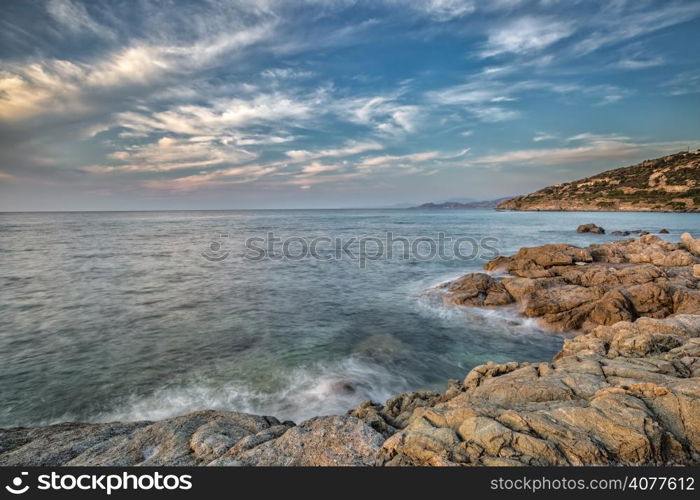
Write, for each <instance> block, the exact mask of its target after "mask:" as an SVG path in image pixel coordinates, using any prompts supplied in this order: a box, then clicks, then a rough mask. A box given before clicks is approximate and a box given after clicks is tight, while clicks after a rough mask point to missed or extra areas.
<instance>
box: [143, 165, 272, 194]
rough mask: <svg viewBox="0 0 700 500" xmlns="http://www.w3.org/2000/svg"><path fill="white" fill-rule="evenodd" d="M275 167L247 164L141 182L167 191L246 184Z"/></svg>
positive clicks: (269, 172) (146, 185)
mask: <svg viewBox="0 0 700 500" xmlns="http://www.w3.org/2000/svg"><path fill="white" fill-rule="evenodd" d="M274 172H275V169H274V168H272V167H267V166H261V165H247V166H244V167H234V168H228V169H224V170H215V171H213V172H206V173H199V174H194V175H188V176H186V177H179V178H176V179H162V180H161V179H157V180H149V181H145V182H144V183H143V186H144V187H146V188H149V189H156V190H169V191H192V190H195V189H202V188H211V187H216V186H221V185H226V184H247V183H250V182H253V181H256V180H258V179H260V178H261V177H264V176H266V175H269V174H272V173H274Z"/></svg>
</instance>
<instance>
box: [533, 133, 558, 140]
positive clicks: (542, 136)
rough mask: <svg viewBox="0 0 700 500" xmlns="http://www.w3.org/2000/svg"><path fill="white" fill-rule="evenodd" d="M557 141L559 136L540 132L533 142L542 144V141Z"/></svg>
mask: <svg viewBox="0 0 700 500" xmlns="http://www.w3.org/2000/svg"><path fill="white" fill-rule="evenodd" d="M554 139H557V136H556V135H554V134H548V133H546V132H538V133H537V134H536V135H535V136H534V137H533V138H532V142H542V141H551V140H554Z"/></svg>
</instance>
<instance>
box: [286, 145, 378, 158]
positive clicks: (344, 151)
mask: <svg viewBox="0 0 700 500" xmlns="http://www.w3.org/2000/svg"><path fill="white" fill-rule="evenodd" d="M379 149H384V146H383V145H381V144H379V143H378V142H357V141H349V142H348V143H346V145H345V146H343V147H340V148H336V149H322V150H319V151H307V150H305V149H294V150H291V151H287V152H286V153H285V154H286V155H287V157H288V158H290V159H291V160H293V161H307V160H310V159H313V158H324V157H333V158H335V157H343V156H352V155H356V154H360V153H366V152H368V151H377V150H379Z"/></svg>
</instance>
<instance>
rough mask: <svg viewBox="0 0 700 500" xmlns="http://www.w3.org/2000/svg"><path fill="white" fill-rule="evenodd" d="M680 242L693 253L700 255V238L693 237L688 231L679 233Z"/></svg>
mask: <svg viewBox="0 0 700 500" xmlns="http://www.w3.org/2000/svg"><path fill="white" fill-rule="evenodd" d="M681 244H682V245H683V247H684V248H685V249H686V250H688V251H689V252H690V253H692V254H693V255H696V256H698V257H700V238H693V237H692V235H691V234H690V233H683V234H681Z"/></svg>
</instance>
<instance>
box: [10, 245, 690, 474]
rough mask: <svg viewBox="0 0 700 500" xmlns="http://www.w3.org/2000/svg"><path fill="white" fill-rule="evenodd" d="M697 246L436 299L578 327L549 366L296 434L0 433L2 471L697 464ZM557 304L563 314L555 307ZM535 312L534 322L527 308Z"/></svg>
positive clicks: (212, 416)
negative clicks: (511, 309) (509, 308)
mask: <svg viewBox="0 0 700 500" xmlns="http://www.w3.org/2000/svg"><path fill="white" fill-rule="evenodd" d="M624 242H629V243H624ZM544 247H546V248H544ZM699 247H700V242H698V240H693V239H692V238H691V239H690V240H688V239H687V238H685V241H684V242H683V243H681V244H671V243H666V242H662V240H660V239H658V238H656V237H653V236H652V235H647V236H644V237H641V238H638V239H636V240H623V242H622V243H621V242H619V241H617V242H612V243H607V244H602V245H592V246H591V247H589V248H588V249H580V248H577V247H571V246H569V245H544V246H543V247H536V248H535V249H534V251H533V250H532V249H529V250H528V249H521V252H519V253H518V254H516V255H515V256H512V257H506V258H499V259H500V260H499V259H496V262H493V261H492V262H491V263H489V264H487V266H486V267H487V270H496V269H503V268H505V269H506V270H507V271H508V273H509V274H510V275H511V276H514V277H513V278H512V280H513V281H510V282H506V283H505V284H504V281H505V280H507V279H509V278H505V279H504V278H497V279H495V278H491V277H490V276H489V275H488V274H483V273H472V274H470V275H466V276H465V277H462V278H459V279H457V280H454V281H452V282H449V283H447V284H443V285H442V287H445V288H446V289H447V292H448V295H447V300H448V301H450V302H451V303H454V304H458V305H466V306H470V307H499V306H501V305H506V304H512V303H514V302H516V303H518V304H519V305H521V306H522V305H523V304H525V314H526V315H528V316H531V317H536V318H539V319H540V320H542V321H544V322H545V323H547V324H549V325H550V326H553V327H554V328H555V329H556V328H557V327H558V326H564V325H567V324H568V325H569V326H571V325H577V327H576V328H575V329H577V330H579V331H580V332H581V333H580V334H579V335H577V336H576V337H574V338H572V339H568V340H566V341H565V344H564V347H563V349H562V350H561V351H560V352H559V354H557V355H556V356H555V357H554V358H553V359H552V360H551V362H543V363H532V364H531V363H526V362H525V363H522V362H516V361H513V362H509V363H502V364H493V363H488V364H485V365H480V366H477V367H475V368H474V369H472V370H471V371H470V372H469V374H467V376H466V378H465V379H464V381H462V382H459V381H450V382H449V383H448V388H447V390H446V391H445V392H443V393H431V392H412V393H405V394H400V395H398V396H395V397H393V398H391V399H389V400H388V401H387V402H386V404H384V405H382V404H377V403H373V402H370V401H368V402H365V403H363V404H362V405H360V406H359V407H357V408H355V409H353V410H350V411H349V412H348V414H347V415H344V416H328V417H316V418H312V419H310V420H307V421H305V422H302V423H300V424H299V425H296V424H294V423H293V422H289V421H287V422H280V421H279V420H278V419H276V418H274V417H261V416H253V415H246V414H242V413H236V412H227V411H213V410H204V411H199V412H194V413H191V414H188V415H185V416H181V417H176V418H172V419H166V420H162V421H157V422H150V421H142V422H128V423H121V422H120V423H109V424H82V423H66V424H58V425H53V426H47V427H37V428H14V429H4V430H0V465H25V466H28V465H313V466H315V465H603V464H620V465H660V464H665V465H672V464H673V465H697V464H698V463H700V418H698V416H697V415H698V414H700V413H699V412H700V362H699V361H698V359H699V358H700V338H699V337H700V306H699V304H700V291H698V282H699V281H700V280H699V279H698V273H696V272H695V268H694V267H693V266H697V265H698V263H700V257H699V256H700V252H699V251H698V248H699ZM601 249H602V250H601ZM523 250H525V251H524V252H523ZM590 269H592V270H594V271H595V272H588V271H589V270H590ZM567 279H568V280H570V282H566V280H567ZM518 280H520V281H518ZM528 280H529V281H528ZM571 280H579V281H578V282H579V283H581V284H580V285H573V284H572V282H571ZM581 280H588V281H589V283H588V284H589V286H583V284H585V283H584V282H583V281H581ZM601 280H602V281H601ZM572 286H579V288H582V289H586V290H589V289H590V290H589V291H584V290H578V289H574V288H571V287H572ZM601 287H603V288H601ZM604 287H609V289H605V288H604ZM620 287H622V288H624V290H623V292H622V294H623V295H624V294H627V295H628V296H627V299H629V301H630V303H631V306H632V307H633V308H634V309H633V310H630V309H629V307H628V306H630V304H628V303H627V302H625V301H624V300H622V299H620V297H619V296H616V293H615V292H620ZM557 288H559V289H560V290H559V291H557V293H556V294H555V295H553V294H552V293H551V291H552V290H557ZM591 290H592V291H591ZM659 290H665V291H666V293H665V295H664V294H663V293H657V292H658V291H659ZM562 291H565V292H567V293H569V292H571V293H573V295H572V294H571V293H569V295H568V296H569V298H570V299H571V298H572V297H574V298H575V300H573V301H572V300H563V301H562V300H559V299H560V298H561V297H563V296H564V294H562ZM647 292H651V293H647ZM669 292H670V293H669ZM506 294H507V295H506ZM581 294H584V295H585V297H583V296H582V295H581ZM630 297H631V298H630ZM635 297H636V298H637V299H639V300H637V302H635ZM535 298H538V299H542V300H543V302H542V303H541V304H540V306H541V307H530V309H528V307H529V306H531V305H532V301H533V300H534V299H535ZM583 299H585V300H583ZM642 304H648V305H650V307H649V308H648V309H647V310H640V308H641V305H642ZM598 306H600V307H598ZM651 306H653V307H651ZM552 308H554V309H552ZM528 311H529V312H528ZM572 311H573V313H572ZM601 311H602V314H599V313H600V312H601ZM625 311H626V312H627V313H629V314H631V315H632V316H630V317H624V316H625ZM562 313H564V314H563V315H562ZM620 318H622V319H621V320H618V319H620ZM572 321H573V323H572Z"/></svg>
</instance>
